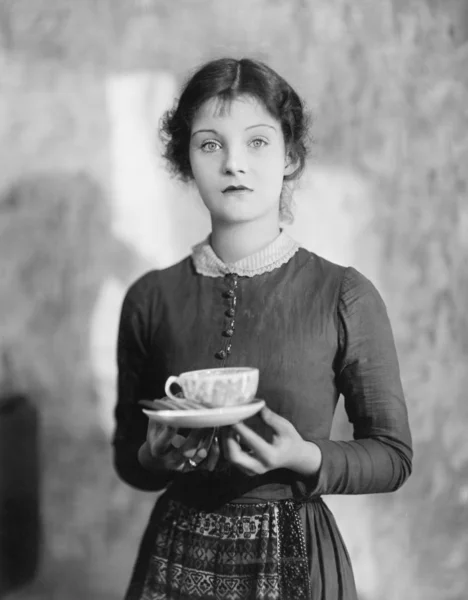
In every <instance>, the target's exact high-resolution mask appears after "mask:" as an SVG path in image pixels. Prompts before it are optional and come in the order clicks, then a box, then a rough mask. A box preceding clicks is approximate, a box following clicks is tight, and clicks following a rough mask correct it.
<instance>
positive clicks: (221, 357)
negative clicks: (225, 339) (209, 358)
mask: <svg viewBox="0 0 468 600" xmlns="http://www.w3.org/2000/svg"><path fill="white" fill-rule="evenodd" d="M226 356H227V354H226V352H225V351H224V350H220V351H219V352H216V354H215V358H218V359H219V360H224V359H225V358H226Z"/></svg>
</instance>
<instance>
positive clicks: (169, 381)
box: [164, 375, 180, 400]
mask: <svg viewBox="0 0 468 600" xmlns="http://www.w3.org/2000/svg"><path fill="white" fill-rule="evenodd" d="M173 383H177V384H178V385H180V384H179V378H178V377H176V376H175V375H171V376H170V377H168V378H167V381H166V385H165V386H164V392H165V393H166V396H167V397H168V398H171V399H172V400H180V398H177V396H174V394H173V393H172V392H171V385H172V384H173Z"/></svg>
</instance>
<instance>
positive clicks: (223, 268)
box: [192, 231, 300, 277]
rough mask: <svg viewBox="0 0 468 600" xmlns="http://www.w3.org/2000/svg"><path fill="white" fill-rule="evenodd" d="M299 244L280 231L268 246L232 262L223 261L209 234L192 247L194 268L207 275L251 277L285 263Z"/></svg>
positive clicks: (294, 252)
mask: <svg viewBox="0 0 468 600" xmlns="http://www.w3.org/2000/svg"><path fill="white" fill-rule="evenodd" d="M299 248H300V246H299V244H298V243H297V242H296V241H295V240H293V239H292V238H291V237H290V236H289V235H288V234H287V233H285V232H284V231H282V232H281V233H280V234H279V236H278V237H277V238H276V239H274V240H273V241H272V242H271V243H270V244H268V246H266V247H265V248H262V249H261V250H259V251H258V252H255V253H254V254H251V255H250V256H246V257H245V258H242V259H241V260H238V261H237V262H234V263H224V262H223V261H222V260H221V259H220V258H219V257H218V256H217V255H216V254H215V252H214V250H213V248H212V247H211V245H210V236H208V237H207V238H206V239H205V240H203V241H202V242H200V243H199V244H197V245H196V246H194V247H193V249H192V260H193V264H194V265H195V270H196V271H197V273H200V275H206V276H207V277H223V276H224V275H227V274H228V273H237V275H240V276H246V277H253V276H254V275H261V274H262V273H268V272H270V271H273V270H274V269H277V268H278V267H281V266H282V265H284V264H285V263H287V262H288V261H289V260H290V259H291V258H292V257H293V256H294V254H296V252H297V251H298V250H299Z"/></svg>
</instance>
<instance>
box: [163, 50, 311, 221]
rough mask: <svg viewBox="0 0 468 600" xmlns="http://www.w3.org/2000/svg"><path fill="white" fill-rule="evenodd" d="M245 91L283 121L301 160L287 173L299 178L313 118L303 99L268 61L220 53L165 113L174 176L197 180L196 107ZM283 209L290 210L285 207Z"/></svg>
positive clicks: (288, 141) (167, 147)
mask: <svg viewBox="0 0 468 600" xmlns="http://www.w3.org/2000/svg"><path fill="white" fill-rule="evenodd" d="M241 95H247V96H251V97H254V98H256V99H257V100H259V101H260V102H261V103H262V104H263V106H264V107H265V108H266V110H267V111H268V112H269V113H270V115H271V116H272V117H274V118H275V119H276V120H277V121H278V122H279V123H281V128H282V131H283V136H284V141H285V145H286V150H287V152H288V154H289V156H290V158H291V159H292V162H293V163H294V164H295V165H296V168H295V169H294V171H293V172H292V173H290V174H289V175H286V176H285V177H284V181H285V182H287V181H291V180H294V179H298V178H299V177H300V175H301V174H302V172H303V170H304V167H305V164H306V159H307V155H308V150H309V143H308V142H309V122H310V117H309V114H308V112H307V110H306V108H305V105H304V102H303V101H302V100H301V98H300V97H299V96H298V94H297V93H296V92H295V90H294V89H293V88H292V87H291V86H290V85H289V83H288V82H287V81H285V80H284V79H283V78H282V77H281V76H280V75H278V73H276V72H275V71H274V70H273V69H271V68H270V67H269V66H267V65H266V64H264V63H262V62H260V61H257V60H253V59H249V58H242V59H240V60H237V59H234V58H220V59H217V60H213V61H210V62H208V63H206V64H204V65H203V66H202V67H201V68H199V69H198V70H197V71H196V72H195V73H194V74H193V75H192V76H191V77H190V79H189V80H188V81H187V83H186V84H185V86H184V87H183V89H182V93H181V95H180V98H179V100H178V102H177V103H176V105H175V107H174V108H173V109H172V110H169V111H167V112H166V113H165V114H164V116H163V118H162V121H161V129H160V137H161V140H162V143H163V145H164V154H163V156H164V157H165V158H166V160H167V161H168V163H169V167H170V169H171V171H172V172H173V173H174V174H175V175H177V176H179V177H180V178H181V179H183V180H185V181H190V180H191V179H193V174H192V169H191V165H190V159H189V144H190V135H191V128H192V123H193V119H194V116H195V114H196V112H197V110H198V109H199V108H200V107H201V106H202V105H203V104H204V103H205V102H206V101H207V100H210V99H212V98H218V99H219V100H220V101H221V102H222V103H229V102H231V101H232V100H234V99H235V98H237V97H239V96H241ZM284 189H285V187H284V186H283V191H284ZM282 196H283V195H282ZM283 200H284V198H283ZM283 204H284V202H283ZM284 209H285V210H284ZM282 212H283V213H284V212H286V213H288V212H290V211H289V209H287V208H286V207H283V211H282ZM287 217H288V218H289V217H290V215H287Z"/></svg>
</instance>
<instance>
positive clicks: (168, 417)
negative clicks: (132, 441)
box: [142, 399, 265, 429]
mask: <svg viewBox="0 0 468 600" xmlns="http://www.w3.org/2000/svg"><path fill="white" fill-rule="evenodd" d="M264 406H265V400H258V399H255V400H253V401H252V402H249V403H248V404H241V405H240V406H226V407H223V408H200V409H195V410H149V409H147V408H143V409H142V410H143V412H144V413H145V415H148V417H149V418H150V419H151V420H152V421H157V422H158V423H162V424H164V425H169V426H170V427H184V428H187V429H203V428H204V427H224V426H226V425H234V424H235V423H240V421H243V420H244V419H248V418H249V417H252V416H253V415H255V414H256V413H258V412H259V411H260V410H262V408H263V407H264Z"/></svg>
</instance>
